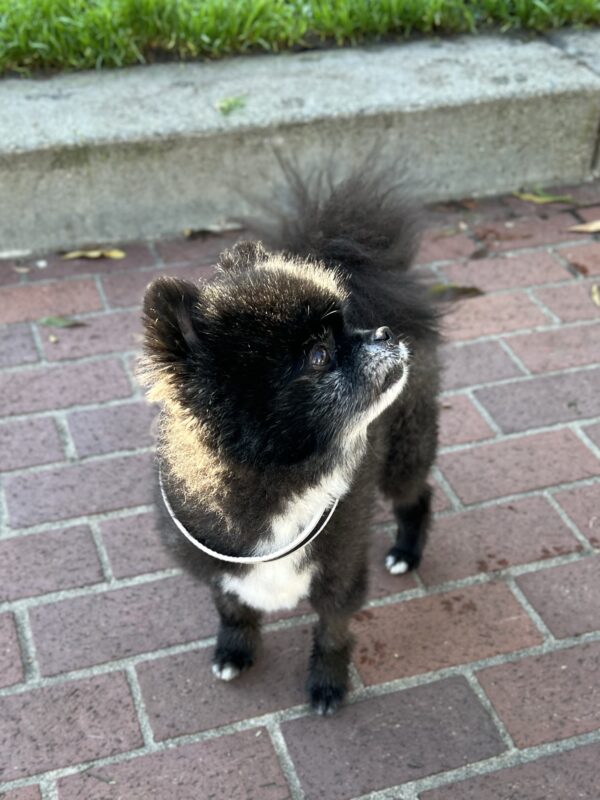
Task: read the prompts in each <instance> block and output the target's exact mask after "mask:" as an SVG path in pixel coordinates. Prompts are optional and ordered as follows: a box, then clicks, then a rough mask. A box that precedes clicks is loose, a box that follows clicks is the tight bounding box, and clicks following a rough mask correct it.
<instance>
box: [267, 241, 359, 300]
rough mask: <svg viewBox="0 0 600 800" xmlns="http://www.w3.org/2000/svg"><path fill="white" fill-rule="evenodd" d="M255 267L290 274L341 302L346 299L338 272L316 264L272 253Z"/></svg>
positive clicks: (346, 293)
mask: <svg viewBox="0 0 600 800" xmlns="http://www.w3.org/2000/svg"><path fill="white" fill-rule="evenodd" d="M256 267H257V268H258V269H267V270H274V271H285V272H290V273H292V274H293V275H298V276H299V277H300V278H303V279H304V280H308V281H311V282H312V283H314V284H315V285H316V286H318V287H319V289H324V290H325V291H327V292H331V293H333V294H335V295H337V296H338V297H339V298H340V299H341V300H345V299H347V297H348V292H347V290H346V289H345V287H344V283H343V279H342V275H341V273H340V272H339V271H338V270H335V269H329V268H327V267H324V266H323V265H322V264H319V263H317V262H311V261H303V260H301V259H299V258H286V257H285V256H283V255H281V254H280V253H274V254H272V255H269V257H268V258H266V259H265V260H264V261H260V262H259V263H258V264H257V265H256Z"/></svg>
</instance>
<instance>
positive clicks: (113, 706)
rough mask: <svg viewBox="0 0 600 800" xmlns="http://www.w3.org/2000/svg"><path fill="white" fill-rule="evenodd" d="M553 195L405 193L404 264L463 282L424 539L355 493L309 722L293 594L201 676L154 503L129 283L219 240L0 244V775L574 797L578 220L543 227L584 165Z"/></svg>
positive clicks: (207, 252)
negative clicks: (554, 198)
mask: <svg viewBox="0 0 600 800" xmlns="http://www.w3.org/2000/svg"><path fill="white" fill-rule="evenodd" d="M564 191H565V190H564V189H561V190H560V193H561V194H563V193H564ZM568 191H571V193H572V195H573V203H572V204H568V203H562V204H561V205H558V206H552V205H550V206H535V205H532V204H530V203H525V202H523V201H520V200H518V199H516V198H514V197H509V198H497V199H490V200H482V201H477V202H471V201H469V202H466V203H464V204H461V203H451V204H446V205H442V206H437V207H434V208H431V209H429V210H428V212H427V213H428V220H429V229H428V230H427V233H426V235H425V237H424V241H423V246H422V249H421V252H420V256H419V269H420V271H421V272H422V274H423V276H424V278H425V279H426V280H428V281H435V282H437V281H451V282H454V283H458V284H468V285H475V286H478V287H479V288H480V289H482V290H483V291H484V294H483V295H481V296H480V297H476V298H471V299H466V300H463V301H461V302H459V303H458V304H457V305H456V307H455V308H454V309H453V310H452V311H451V312H450V313H448V315H447V317H446V321H445V331H446V336H447V343H446V345H445V346H444V359H445V362H446V373H445V392H444V395H443V397H442V399H441V405H442V411H441V414H442V426H441V427H442V430H441V449H440V456H439V459H438V463H437V466H436V468H435V470H434V474H433V481H434V483H435V487H436V495H435V501H436V511H437V517H436V521H435V526H434V529H433V531H432V535H431V544H430V547H429V549H428V551H427V552H426V556H425V559H424V562H423V564H422V567H421V569H420V570H419V572H418V573H417V574H413V575H407V576H401V577H400V576H399V577H394V576H390V575H388V574H387V573H386V572H385V571H384V569H383V567H382V559H383V554H384V552H385V550H386V548H387V547H388V546H389V540H390V536H391V533H392V524H391V514H390V509H389V508H387V507H386V506H385V505H384V504H382V503H378V505H377V508H376V513H375V516H374V520H375V521H374V527H375V530H374V544H373V570H372V572H373V576H372V585H371V590H370V594H369V602H368V604H367V606H366V607H365V609H363V610H362V611H361V612H359V613H358V614H357V615H356V619H355V621H354V623H353V626H354V631H355V634H356V637H357V646H356V650H355V653H354V661H353V676H352V677H353V691H352V693H351V696H350V699H349V703H348V704H347V706H346V707H345V708H344V709H342V710H341V711H340V712H339V713H338V714H337V715H336V716H335V717H333V718H331V719H321V718H317V717H314V716H312V715H311V714H309V713H308V710H307V708H306V706H305V704H304V693H303V680H304V671H305V668H306V663H305V662H306V650H307V643H308V641H309V635H310V624H311V622H312V621H313V617H312V616H311V613H310V608H309V607H307V606H306V605H305V604H303V605H302V606H301V607H300V608H299V609H297V610H296V611H295V612H292V613H288V614H282V615H272V616H271V617H270V619H269V621H268V624H267V625H266V629H265V635H264V646H263V652H262V655H261V658H260V659H259V663H258V664H257V665H256V667H255V668H254V669H253V670H252V671H251V672H250V673H248V674H247V675H244V676H243V677H242V678H240V680H239V681H238V682H236V683H235V684H232V685H224V684H221V683H218V682H215V680H214V679H213V677H212V675H211V674H210V671H209V669H208V664H209V659H210V651H211V647H212V645H213V643H214V633H215V616H214V611H213V610H212V606H211V604H210V603H209V601H208V597H207V591H206V589H205V588H204V587H202V586H199V585H195V584H193V582H191V581H190V579H189V578H188V577H186V576H185V575H182V574H181V573H180V571H179V570H178V569H177V568H176V567H175V565H174V563H173V561H172V560H171V558H170V556H169V554H168V553H165V552H163V551H162V550H161V548H160V547H159V544H158V537H157V532H156V530H155V529H154V527H153V526H154V523H153V518H152V514H151V505H150V504H151V502H152V493H151V485H150V482H151V475H150V461H151V445H152V436H151V431H150V426H151V422H152V419H153V416H154V413H155V411H154V409H152V408H149V407H147V406H146V405H145V403H144V401H143V398H142V394H141V391H140V389H139V388H138V387H137V385H136V383H135V380H134V377H133V366H134V357H135V352H136V350H137V348H138V346H139V336H140V324H139V302H140V299H141V293H142V291H143V288H144V286H145V285H146V283H147V282H148V281H149V280H150V279H151V278H152V277H154V275H156V274H160V273H161V272H165V271H166V272H168V273H169V274H179V275H182V276H186V277H189V278H205V277H206V276H207V275H210V272H211V268H210V265H211V263H212V262H213V261H214V258H215V255H216V253H218V251H219V250H220V249H221V248H222V247H224V246H226V245H227V244H228V243H229V240H228V239H227V237H218V236H212V235H211V236H207V237H205V238H199V239H196V240H181V241H177V242H161V243H158V244H131V245H123V247H124V249H125V250H126V252H127V258H126V259H125V260H124V261H108V260H100V261H85V260H79V261H64V260H62V259H61V258H60V257H58V256H50V257H47V258H46V259H33V260H31V261H30V262H24V263H20V264H15V263H13V262H4V263H0V323H1V324H0V366H1V367H2V372H1V373H0V404H1V417H2V419H1V420H0V468H1V469H2V470H3V471H4V475H3V479H2V491H1V493H0V514H1V521H2V532H1V534H0V796H2V797H6V798H7V800H75V798H86V800H117V798H127V800H142V798H143V800H147V798H157V800H163V798H164V800H167V798H168V799H169V800H170V798H176V800H192V798H193V800H201V798H240V800H243V799H244V798H251V797H252V798H259V799H260V800H284V798H294V800H299V798H303V797H304V798H307V799H308V798H326V799H327V800H350V798H357V797H361V798H369V799H370V800H385V799H386V798H387V799H388V800H391V798H395V799H396V800H417V798H419V799H420V800H506V798H508V797H513V796H515V797H516V796H518V797H519V799H520V800H534V798H539V797H545V798H546V800H563V799H564V798H565V797H567V796H569V797H578V798H585V799H586V800H593V799H594V798H595V800H597V798H598V796H599V790H598V781H597V763H598V759H599V757H600V711H599V709H600V688H599V686H600V684H599V682H598V664H599V663H600V589H599V587H600V552H599V551H600V368H599V366H598V362H599V361H600V359H599V356H600V344H599V343H600V308H598V307H597V306H596V305H595V304H594V303H593V301H592V298H591V290H592V286H593V285H594V283H595V282H600V278H599V277H598V276H600V236H597V237H595V238H594V236H590V235H585V234H583V235H582V234H576V233H571V232H569V231H568V228H569V227H570V226H571V225H573V224H575V223H576V222H581V221H584V220H591V219H597V218H599V217H600V184H595V185H587V186H585V187H571V189H570V190H568ZM15 267H17V269H15ZM49 314H50V315H56V314H70V315H75V316H76V318H77V319H79V320H81V321H82V322H84V323H85V326H84V327H77V328H70V329H59V330H56V329H51V328H48V327H45V326H43V325H41V324H40V323H39V319H40V318H41V317H43V316H46V315H49ZM2 792H4V794H2Z"/></svg>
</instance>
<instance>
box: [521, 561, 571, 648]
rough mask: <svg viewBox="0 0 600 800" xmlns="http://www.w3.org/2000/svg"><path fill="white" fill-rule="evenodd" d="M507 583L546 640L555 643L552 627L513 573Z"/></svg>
mask: <svg viewBox="0 0 600 800" xmlns="http://www.w3.org/2000/svg"><path fill="white" fill-rule="evenodd" d="M585 557H586V556H583V558H585ZM579 560H580V559H579ZM506 585H507V586H508V588H509V589H510V590H511V592H512V593H513V595H514V596H515V598H516V600H517V602H518V603H519V605H520V606H521V607H522V608H523V610H524V611H525V613H526V614H527V616H528V617H529V619H530V620H531V621H532V622H533V624H534V625H535V627H536V628H537V629H538V631H539V632H540V633H541V634H542V636H543V637H544V642H547V643H548V644H554V643H555V641H556V639H555V637H554V635H553V633H552V631H551V630H550V628H548V626H547V625H546V623H545V622H544V620H543V619H542V618H541V616H540V615H539V614H538V612H537V611H536V610H535V608H534V607H533V606H532V605H531V603H530V602H529V600H528V599H527V597H526V595H525V593H524V592H523V591H522V590H521V587H520V586H519V585H518V583H517V582H516V581H515V579H514V577H513V576H512V575H511V576H507V578H506Z"/></svg>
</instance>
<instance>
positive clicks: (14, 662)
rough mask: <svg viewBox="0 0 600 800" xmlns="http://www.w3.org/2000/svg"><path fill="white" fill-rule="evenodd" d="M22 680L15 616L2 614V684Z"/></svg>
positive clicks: (0, 628) (0, 675) (0, 656)
mask: <svg viewBox="0 0 600 800" xmlns="http://www.w3.org/2000/svg"><path fill="white" fill-rule="evenodd" d="M22 680H23V665H22V663H21V650H20V648H19V640H18V638H17V629H16V628H15V621H14V617H13V615H12V614H0V686H12V684H13V683H19V682H20V681H22ZM1 741H2V739H1V737H0V743H1ZM0 750H1V748H0ZM0 774H1V770H0Z"/></svg>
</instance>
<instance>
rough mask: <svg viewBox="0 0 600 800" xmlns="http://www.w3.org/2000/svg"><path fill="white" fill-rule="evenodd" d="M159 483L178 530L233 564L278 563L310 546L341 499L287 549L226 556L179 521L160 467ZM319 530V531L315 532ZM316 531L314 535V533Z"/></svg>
mask: <svg viewBox="0 0 600 800" xmlns="http://www.w3.org/2000/svg"><path fill="white" fill-rule="evenodd" d="M158 482H159V485H160V492H161V494H162V499H163V502H164V504H165V508H166V509H167V511H168V513H169V516H170V517H171V519H172V520H173V522H174V523H175V525H176V526H177V528H178V529H179V530H180V531H181V533H183V535H184V536H185V538H186V539H187V540H188V541H189V542H190V543H191V544H193V545H194V547H197V548H198V550H202V552H203V553H206V554H207V555H209V556H212V557H213V558H216V559H218V560H219V561H229V562H231V563H233V564H261V563H263V562H265V561H276V560H277V559H278V558H283V557H284V556H287V555H290V553H293V552H295V551H296V550H300V549H301V548H303V547H306V545H308V544H310V543H311V542H312V541H314V540H315V539H316V538H317V536H318V535H319V534H320V533H321V531H323V530H324V528H325V527H326V525H327V523H328V522H329V520H330V519H331V517H332V516H333V512H334V511H335V509H336V508H337V505H338V503H339V502H340V500H339V498H336V499H335V500H334V502H333V504H332V505H331V507H329V508H328V506H325V507H324V508H322V509H320V510H319V511H318V512H317V513H316V514H315V515H314V517H313V518H312V519H311V521H310V522H309V523H308V525H307V527H306V528H305V529H304V530H303V531H302V532H301V533H300V534H299V535H298V536H297V537H296V538H295V539H294V540H293V542H290V544H288V545H286V546H285V547H281V548H280V549H279V550H275V552H274V553H268V554H267V555H264V556H226V555H224V554H223V553H217V552H216V550H211V549H210V547H207V546H206V545H205V544H202V542H200V541H199V540H198V539H196V538H195V537H194V536H192V534H191V533H190V532H189V531H188V530H187V528H186V527H185V526H184V525H183V524H182V523H181V522H180V521H179V520H178V519H177V517H176V516H175V512H174V511H173V507H172V505H171V503H170V502H169V498H168V497H167V494H166V492H165V487H164V482H163V477H162V471H161V469H160V467H159V470H158ZM324 516H325V520H324V521H323V523H322V524H321V525H320V526H319V527H318V528H317V525H318V524H319V521H320V520H321V519H322V517H324ZM315 528H317V530H315ZM313 531H314V533H313Z"/></svg>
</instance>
